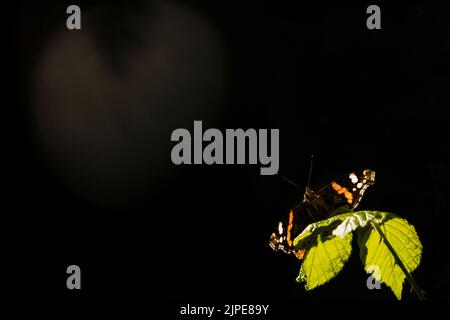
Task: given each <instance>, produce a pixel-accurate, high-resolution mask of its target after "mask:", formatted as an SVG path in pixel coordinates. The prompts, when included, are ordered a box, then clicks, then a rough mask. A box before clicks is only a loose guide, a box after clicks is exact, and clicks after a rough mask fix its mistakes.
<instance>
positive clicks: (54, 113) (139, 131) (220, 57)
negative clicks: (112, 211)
mask: <svg viewBox="0 0 450 320" xmlns="http://www.w3.org/2000/svg"><path fill="white" fill-rule="evenodd" d="M96 10H97V11H96ZM96 10H85V11H82V15H83V16H82V19H83V20H82V30H81V31H68V30H61V32H60V33H58V34H56V35H55V36H54V37H53V38H52V39H50V40H49V42H48V43H49V45H48V47H47V48H46V49H45V50H44V52H43V54H42V57H41V58H40V61H39V62H38V63H37V68H36V70H35V79H34V94H35V101H36V102H35V105H34V110H33V111H34V115H35V124H36V129H37V140H38V143H39V145H40V146H42V148H43V150H44V153H45V156H46V158H47V159H48V161H49V162H50V164H51V166H52V167H53V168H54V170H55V171H56V172H57V175H58V176H60V177H61V178H62V179H63V180H64V181H65V183H66V184H67V185H68V186H69V187H70V188H72V189H74V190H75V191H77V192H78V193H80V194H82V195H84V196H86V197H88V198H89V199H90V200H91V201H93V202H95V203H100V204H103V205H114V206H115V205H118V204H119V203H124V204H126V203H128V202H132V198H133V197H130V196H132V195H135V194H139V193H140V192H141V191H142V190H144V189H147V188H151V187H152V186H154V187H157V185H158V181H159V180H158V178H160V177H162V176H164V175H165V174H167V172H166V170H167V168H168V167H169V166H170V165H171V162H170V147H171V146H170V134H171V132H172V131H173V130H174V129H176V128H178V127H186V126H190V125H192V122H193V121H194V120H196V119H201V120H208V119H210V118H211V117H213V116H214V115H215V114H216V113H217V111H218V110H219V108H220V104H221V99H222V92H223V89H224V76H225V74H224V58H225V57H224V48H223V44H222V42H221V40H220V36H219V34H218V33H217V32H216V31H215V30H214V29H213V27H212V26H211V25H209V24H208V23H207V22H206V21H205V20H203V19H202V18H200V17H199V16H197V15H196V14H194V13H193V12H191V11H189V10H187V9H185V8H184V7H181V6H179V5H174V4H159V5H152V6H148V7H146V8H139V13H138V14H134V15H127V14H123V15H112V16H110V17H107V18H108V19H107V18H105V14H107V13H108V12H113V11H111V10H109V11H108V8H103V7H101V6H100V7H98V8H96ZM117 25H120V28H117ZM117 30H122V32H117Z"/></svg>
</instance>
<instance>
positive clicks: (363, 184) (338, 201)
mask: <svg viewBox="0 0 450 320" xmlns="http://www.w3.org/2000/svg"><path fill="white" fill-rule="evenodd" d="M374 183H375V171H373V170H370V169H366V170H364V171H363V172H361V173H354V172H351V173H350V174H348V175H347V176H344V177H342V178H340V179H337V180H335V181H332V182H331V183H330V184H328V185H327V186H326V187H324V188H323V189H322V190H320V191H319V192H318V193H317V194H318V195H319V196H320V197H321V198H322V200H323V202H324V204H325V206H326V209H327V211H328V212H329V214H330V215H331V214H333V213H334V212H335V211H336V210H338V209H340V208H347V211H353V210H354V209H355V208H356V207H357V206H358V205H359V203H360V202H361V199H362V197H363V195H364V192H365V191H366V190H367V188H368V187H370V186H371V185H373V184H374Z"/></svg>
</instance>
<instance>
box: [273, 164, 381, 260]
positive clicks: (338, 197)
mask: <svg viewBox="0 0 450 320" xmlns="http://www.w3.org/2000/svg"><path fill="white" fill-rule="evenodd" d="M374 183H375V171H373V170H370V169H366V170H364V171H363V172H362V173H358V174H357V173H354V172H352V173H350V174H348V175H347V176H344V177H343V178H340V179H337V180H336V181H332V182H331V183H329V184H328V185H327V186H325V187H324V188H322V189H321V190H320V191H318V192H314V191H313V190H311V189H310V188H309V187H306V189H305V193H304V195H303V201H302V202H301V203H300V204H299V205H297V206H295V207H294V208H292V209H291V210H290V212H289V215H288V216H287V217H284V218H283V219H282V220H281V221H280V222H279V223H278V226H277V229H276V230H275V232H274V233H272V235H271V236H270V241H269V245H270V247H271V248H272V249H273V250H275V251H278V250H281V251H284V252H286V253H294V254H295V256H296V257H297V258H298V259H303V257H304V255H305V250H301V249H294V247H293V242H294V239H295V238H296V237H297V236H298V235H299V234H300V233H301V232H302V231H303V230H304V229H305V228H306V226H308V225H309V224H311V223H314V222H317V221H320V220H323V219H327V218H328V217H330V216H331V215H332V214H333V213H334V212H336V211H337V210H346V211H347V212H349V211H353V210H354V209H355V208H356V207H357V206H358V205H359V203H360V202H361V199H362V197H363V195H364V192H365V191H366V189H367V188H368V187H369V186H371V185H373V184H374Z"/></svg>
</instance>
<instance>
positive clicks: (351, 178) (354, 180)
mask: <svg viewBox="0 0 450 320" xmlns="http://www.w3.org/2000/svg"><path fill="white" fill-rule="evenodd" d="M348 177H349V178H350V180H351V181H352V183H357V182H358V177H357V176H356V174H354V173H353V172H352V173H350V175H349V176H348Z"/></svg>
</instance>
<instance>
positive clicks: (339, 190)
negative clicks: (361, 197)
mask: <svg viewBox="0 0 450 320" xmlns="http://www.w3.org/2000/svg"><path fill="white" fill-rule="evenodd" d="M331 187H332V188H333V189H334V190H335V191H337V193H338V194H344V196H345V198H346V199H347V202H348V203H350V204H352V203H353V194H352V193H351V192H350V191H348V190H347V188H344V187H341V186H340V185H338V184H337V183H336V182H334V181H333V182H332V183H331Z"/></svg>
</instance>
